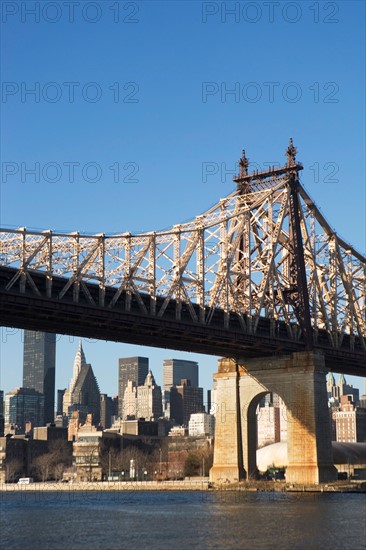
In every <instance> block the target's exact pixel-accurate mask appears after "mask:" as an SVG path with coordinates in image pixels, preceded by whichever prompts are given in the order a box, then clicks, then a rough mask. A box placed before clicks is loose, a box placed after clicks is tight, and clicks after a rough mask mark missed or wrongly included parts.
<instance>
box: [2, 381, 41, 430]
mask: <svg viewBox="0 0 366 550" xmlns="http://www.w3.org/2000/svg"><path fill="white" fill-rule="evenodd" d="M44 401H45V398H44V395H43V393H40V392H38V391H36V390H35V389H33V388H15V389H14V390H12V391H10V392H7V393H6V395H5V427H6V428H9V427H10V426H14V427H15V433H25V431H26V424H28V425H29V426H30V427H32V428H34V427H35V426H42V425H43V424H44Z"/></svg>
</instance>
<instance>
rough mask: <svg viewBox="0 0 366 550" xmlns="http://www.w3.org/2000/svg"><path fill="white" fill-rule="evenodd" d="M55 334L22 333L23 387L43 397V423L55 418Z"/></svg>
mask: <svg viewBox="0 0 366 550" xmlns="http://www.w3.org/2000/svg"><path fill="white" fill-rule="evenodd" d="M55 361H56V334H49V333H45V332H36V331H34V330H25V331H24V355H23V387H24V388H29V389H34V390H36V391H37V392H39V393H42V394H43V395H44V422H53V420H54V416H55Z"/></svg>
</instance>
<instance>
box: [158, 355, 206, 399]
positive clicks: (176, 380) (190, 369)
mask: <svg viewBox="0 0 366 550" xmlns="http://www.w3.org/2000/svg"><path fill="white" fill-rule="evenodd" d="M183 379H184V380H190V382H191V384H190V385H191V386H192V387H194V388H197V387H198V363H196V361H185V360H184V359H164V361H163V391H164V392H166V391H168V392H169V391H170V388H171V387H172V386H178V385H179V384H180V381H181V380H183Z"/></svg>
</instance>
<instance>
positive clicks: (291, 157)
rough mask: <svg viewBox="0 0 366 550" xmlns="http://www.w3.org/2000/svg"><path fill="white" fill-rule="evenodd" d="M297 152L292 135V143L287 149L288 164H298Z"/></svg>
mask: <svg viewBox="0 0 366 550" xmlns="http://www.w3.org/2000/svg"><path fill="white" fill-rule="evenodd" d="M296 153H297V149H296V147H294V144H293V141H292V137H290V144H289V146H288V147H287V150H286V157H287V166H295V165H296V158H295V157H296Z"/></svg>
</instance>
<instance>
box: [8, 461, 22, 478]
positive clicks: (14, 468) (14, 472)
mask: <svg viewBox="0 0 366 550" xmlns="http://www.w3.org/2000/svg"><path fill="white" fill-rule="evenodd" d="M22 470H23V463H22V462H21V460H19V459H18V458H10V459H6V460H5V481H6V483H11V482H14V481H15V479H16V478H17V477H19V476H21V475H22Z"/></svg>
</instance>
